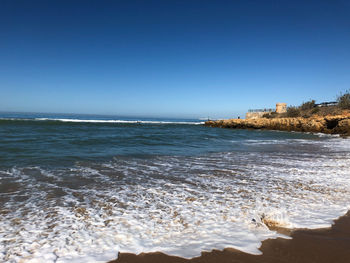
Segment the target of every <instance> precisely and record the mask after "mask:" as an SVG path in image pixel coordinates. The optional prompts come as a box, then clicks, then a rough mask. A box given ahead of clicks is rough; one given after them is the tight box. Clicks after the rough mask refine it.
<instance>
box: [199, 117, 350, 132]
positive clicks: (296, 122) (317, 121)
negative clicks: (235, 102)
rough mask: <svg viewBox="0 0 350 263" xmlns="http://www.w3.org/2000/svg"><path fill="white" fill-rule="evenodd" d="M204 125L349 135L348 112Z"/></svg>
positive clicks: (229, 121)
mask: <svg viewBox="0 0 350 263" xmlns="http://www.w3.org/2000/svg"><path fill="white" fill-rule="evenodd" d="M205 125H206V126H210V127H219V128H231V129H265V130H277V131H296V132H313V133H325V134H340V135H344V136H349V135H350V113H349V112H344V113H343V114H340V115H328V116H318V115H315V116H311V117H309V118H303V117H285V118H256V119H227V120H215V121H210V120H209V121H206V122H205Z"/></svg>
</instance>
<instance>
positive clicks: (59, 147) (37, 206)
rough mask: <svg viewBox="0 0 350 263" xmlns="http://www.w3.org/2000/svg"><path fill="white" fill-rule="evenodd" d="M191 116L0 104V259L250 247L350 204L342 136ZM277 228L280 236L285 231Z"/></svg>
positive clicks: (315, 224)
mask: <svg viewBox="0 0 350 263" xmlns="http://www.w3.org/2000/svg"><path fill="white" fill-rule="evenodd" d="M202 124H203V123H202V122H201V121H200V120H173V119H151V118H148V119H147V118H120V117H112V116H92V115H49V114H15V113H7V114H5V113H3V114H1V116H0V261H1V262H45V263H47V262H107V261H108V260H112V259H115V258H117V256H118V252H132V253H141V252H154V251H161V252H164V253H167V254H170V255H176V256H181V257H185V258H191V257H195V256H199V255H200V253H201V251H210V250H212V249H223V248H225V247H233V248H236V249H239V250H242V251H245V252H248V253H252V254H260V253H261V252H260V251H259V247H260V245H261V241H263V240H265V239H267V238H276V237H278V236H281V235H280V234H278V233H276V232H275V231H271V230H269V228H268V227H267V226H266V225H265V224H267V222H269V224H274V225H277V226H283V227H287V228H320V227H329V226H330V225H331V224H332V222H333V220H334V219H336V218H338V217H339V216H342V215H344V214H345V213H346V212H347V210H348V209H349V208H350V169H349V167H350V140H349V139H342V138H339V137H336V136H325V135H321V134H306V133H289V132H276V131H250V130H230V129H219V128H208V127H204V126H203V125H202ZM285 238H287V237H285Z"/></svg>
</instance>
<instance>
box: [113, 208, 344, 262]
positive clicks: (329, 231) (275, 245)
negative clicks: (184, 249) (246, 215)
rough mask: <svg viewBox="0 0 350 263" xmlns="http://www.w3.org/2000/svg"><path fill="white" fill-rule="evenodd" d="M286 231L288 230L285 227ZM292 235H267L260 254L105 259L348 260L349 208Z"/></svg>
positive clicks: (227, 251)
mask: <svg viewBox="0 0 350 263" xmlns="http://www.w3.org/2000/svg"><path fill="white" fill-rule="evenodd" d="M287 231H288V230H287ZM290 236H291V239H284V238H277V239H267V240H264V241H263V242H262V245H261V247H260V248H259V249H260V250H261V252H262V255H252V254H248V253H245V252H242V251H239V250H236V249H233V248H226V249H224V250H222V251H219V250H212V251H210V252H202V255H201V256H200V257H195V258H192V259H184V258H180V257H175V256H168V255H166V254H163V253H160V252H155V253H141V254H139V255H135V254H132V253H119V256H118V259H116V260H112V261H110V262H108V263H151V262H152V263H161V262H163V263H184V262H190V263H216V262H220V263H228V262H242V263H257V262H261V263H275V262H285V263H292V262H293V263H295V262H300V263H311V262H315V263H316V262H317V263H330V262H337V263H346V262H350V211H348V212H347V214H346V215H344V216H342V217H340V218H338V219H337V220H335V221H334V223H333V225H332V226H331V227H330V228H321V229H296V230H292V231H291V232H290Z"/></svg>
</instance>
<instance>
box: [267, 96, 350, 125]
mask: <svg viewBox="0 0 350 263" xmlns="http://www.w3.org/2000/svg"><path fill="white" fill-rule="evenodd" d="M344 110H345V111H347V110H350V91H346V92H345V93H341V94H340V95H339V96H338V97H337V101H336V103H334V104H331V105H327V104H322V103H321V104H316V101H315V100H309V101H306V102H303V103H302V104H301V105H300V106H290V107H288V108H287V112H286V113H282V114H277V113H276V112H271V113H266V114H264V115H263V117H264V118H269V119H271V118H296V117H303V118H310V117H313V116H329V115H331V116H334V115H341V114H343V113H344Z"/></svg>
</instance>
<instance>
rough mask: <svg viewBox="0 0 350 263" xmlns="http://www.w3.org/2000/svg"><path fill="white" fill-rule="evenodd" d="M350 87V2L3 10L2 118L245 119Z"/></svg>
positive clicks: (33, 4)
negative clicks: (254, 111)
mask: <svg viewBox="0 0 350 263" xmlns="http://www.w3.org/2000/svg"><path fill="white" fill-rule="evenodd" d="M349 83H350V1H348V0H343V1H337V0H333V1H331V0H329V1H283V0H281V1H278V0H276V1H262V0H261V1H249V0H245V1H214V0H213V1H204V0H198V1H190V0H184V1H170V0H164V1H148V0H147V1H146V0H142V1H132V0H125V1H117V0H116V1H97V0H96V1H87V0H86V1H74V0H69V1H64V0H63V1H62V0H61V1H35V0H31V1H26V0H23V1H16V0H0V110H1V111H27V112H28V111H29V112H58V113H59V112H61V113H95V114H117V115H139V116H168V117H207V116H210V117H212V118H218V117H236V115H241V116H242V115H243V113H244V112H245V111H246V110H247V109H248V108H264V107H274V105H275V103H276V102H287V103H288V104H290V105H299V104H300V103H302V102H303V101H306V100H309V99H311V98H312V99H316V100H317V101H318V102H321V101H328V100H334V99H335V97H336V95H337V94H339V93H340V92H343V91H345V90H347V89H349V88H350V85H349Z"/></svg>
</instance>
